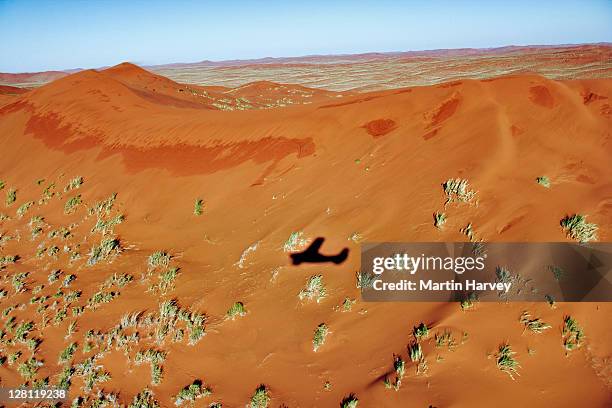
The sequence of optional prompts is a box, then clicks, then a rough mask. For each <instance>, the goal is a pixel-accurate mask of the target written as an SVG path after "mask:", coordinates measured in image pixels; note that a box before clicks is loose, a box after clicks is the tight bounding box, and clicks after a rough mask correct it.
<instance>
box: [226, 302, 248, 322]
mask: <svg viewBox="0 0 612 408" xmlns="http://www.w3.org/2000/svg"><path fill="white" fill-rule="evenodd" d="M245 314H246V309H245V307H244V304H243V303H242V302H235V303H234V304H233V305H232V306H231V307H230V308H229V310H228V311H227V313H226V314H225V317H226V319H231V320H234V319H236V317H242V316H244V315H245Z"/></svg>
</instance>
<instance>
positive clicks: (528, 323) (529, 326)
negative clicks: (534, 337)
mask: <svg viewBox="0 0 612 408" xmlns="http://www.w3.org/2000/svg"><path fill="white" fill-rule="evenodd" d="M519 321H520V322H521V323H523V325H525V330H530V331H532V332H534V333H542V332H543V331H544V330H547V329H550V327H551V326H550V325H548V324H546V323H544V322H543V321H542V320H540V319H539V318H535V319H532V318H531V315H530V314H529V312H527V311H524V312H523V314H521V317H520V318H519Z"/></svg>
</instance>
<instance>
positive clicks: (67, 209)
mask: <svg viewBox="0 0 612 408" xmlns="http://www.w3.org/2000/svg"><path fill="white" fill-rule="evenodd" d="M82 202H83V200H82V199H81V195H80V194H77V195H75V196H74V197H71V198H69V199H68V200H67V201H66V204H65V205H64V214H72V213H73V212H75V211H76V208H77V207H78V206H79V205H81V203H82Z"/></svg>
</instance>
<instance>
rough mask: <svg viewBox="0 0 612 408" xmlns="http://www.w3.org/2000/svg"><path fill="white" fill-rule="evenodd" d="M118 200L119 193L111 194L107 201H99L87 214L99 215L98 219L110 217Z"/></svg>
mask: <svg viewBox="0 0 612 408" xmlns="http://www.w3.org/2000/svg"><path fill="white" fill-rule="evenodd" d="M116 199H117V193H113V194H111V195H110V197H108V198H106V199H105V200H102V201H98V202H96V203H95V204H94V205H92V206H91V207H89V208H88V209H87V214H88V215H89V216H92V215H97V216H98V217H101V216H105V215H106V216H108V215H110V212H111V210H112V209H113V206H114V205H115V200H116Z"/></svg>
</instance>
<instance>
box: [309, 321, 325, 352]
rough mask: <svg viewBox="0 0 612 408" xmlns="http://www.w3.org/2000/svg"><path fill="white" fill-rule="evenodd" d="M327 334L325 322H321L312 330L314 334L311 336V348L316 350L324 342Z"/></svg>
mask: <svg viewBox="0 0 612 408" xmlns="http://www.w3.org/2000/svg"><path fill="white" fill-rule="evenodd" d="M328 334H329V328H328V327H327V325H326V324H325V323H321V324H320V325H318V326H317V328H316V329H315V332H314V336H313V338H312V349H313V350H314V351H317V350H318V349H319V348H320V347H321V346H322V345H323V344H324V343H325V338H326V337H327V335H328Z"/></svg>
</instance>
